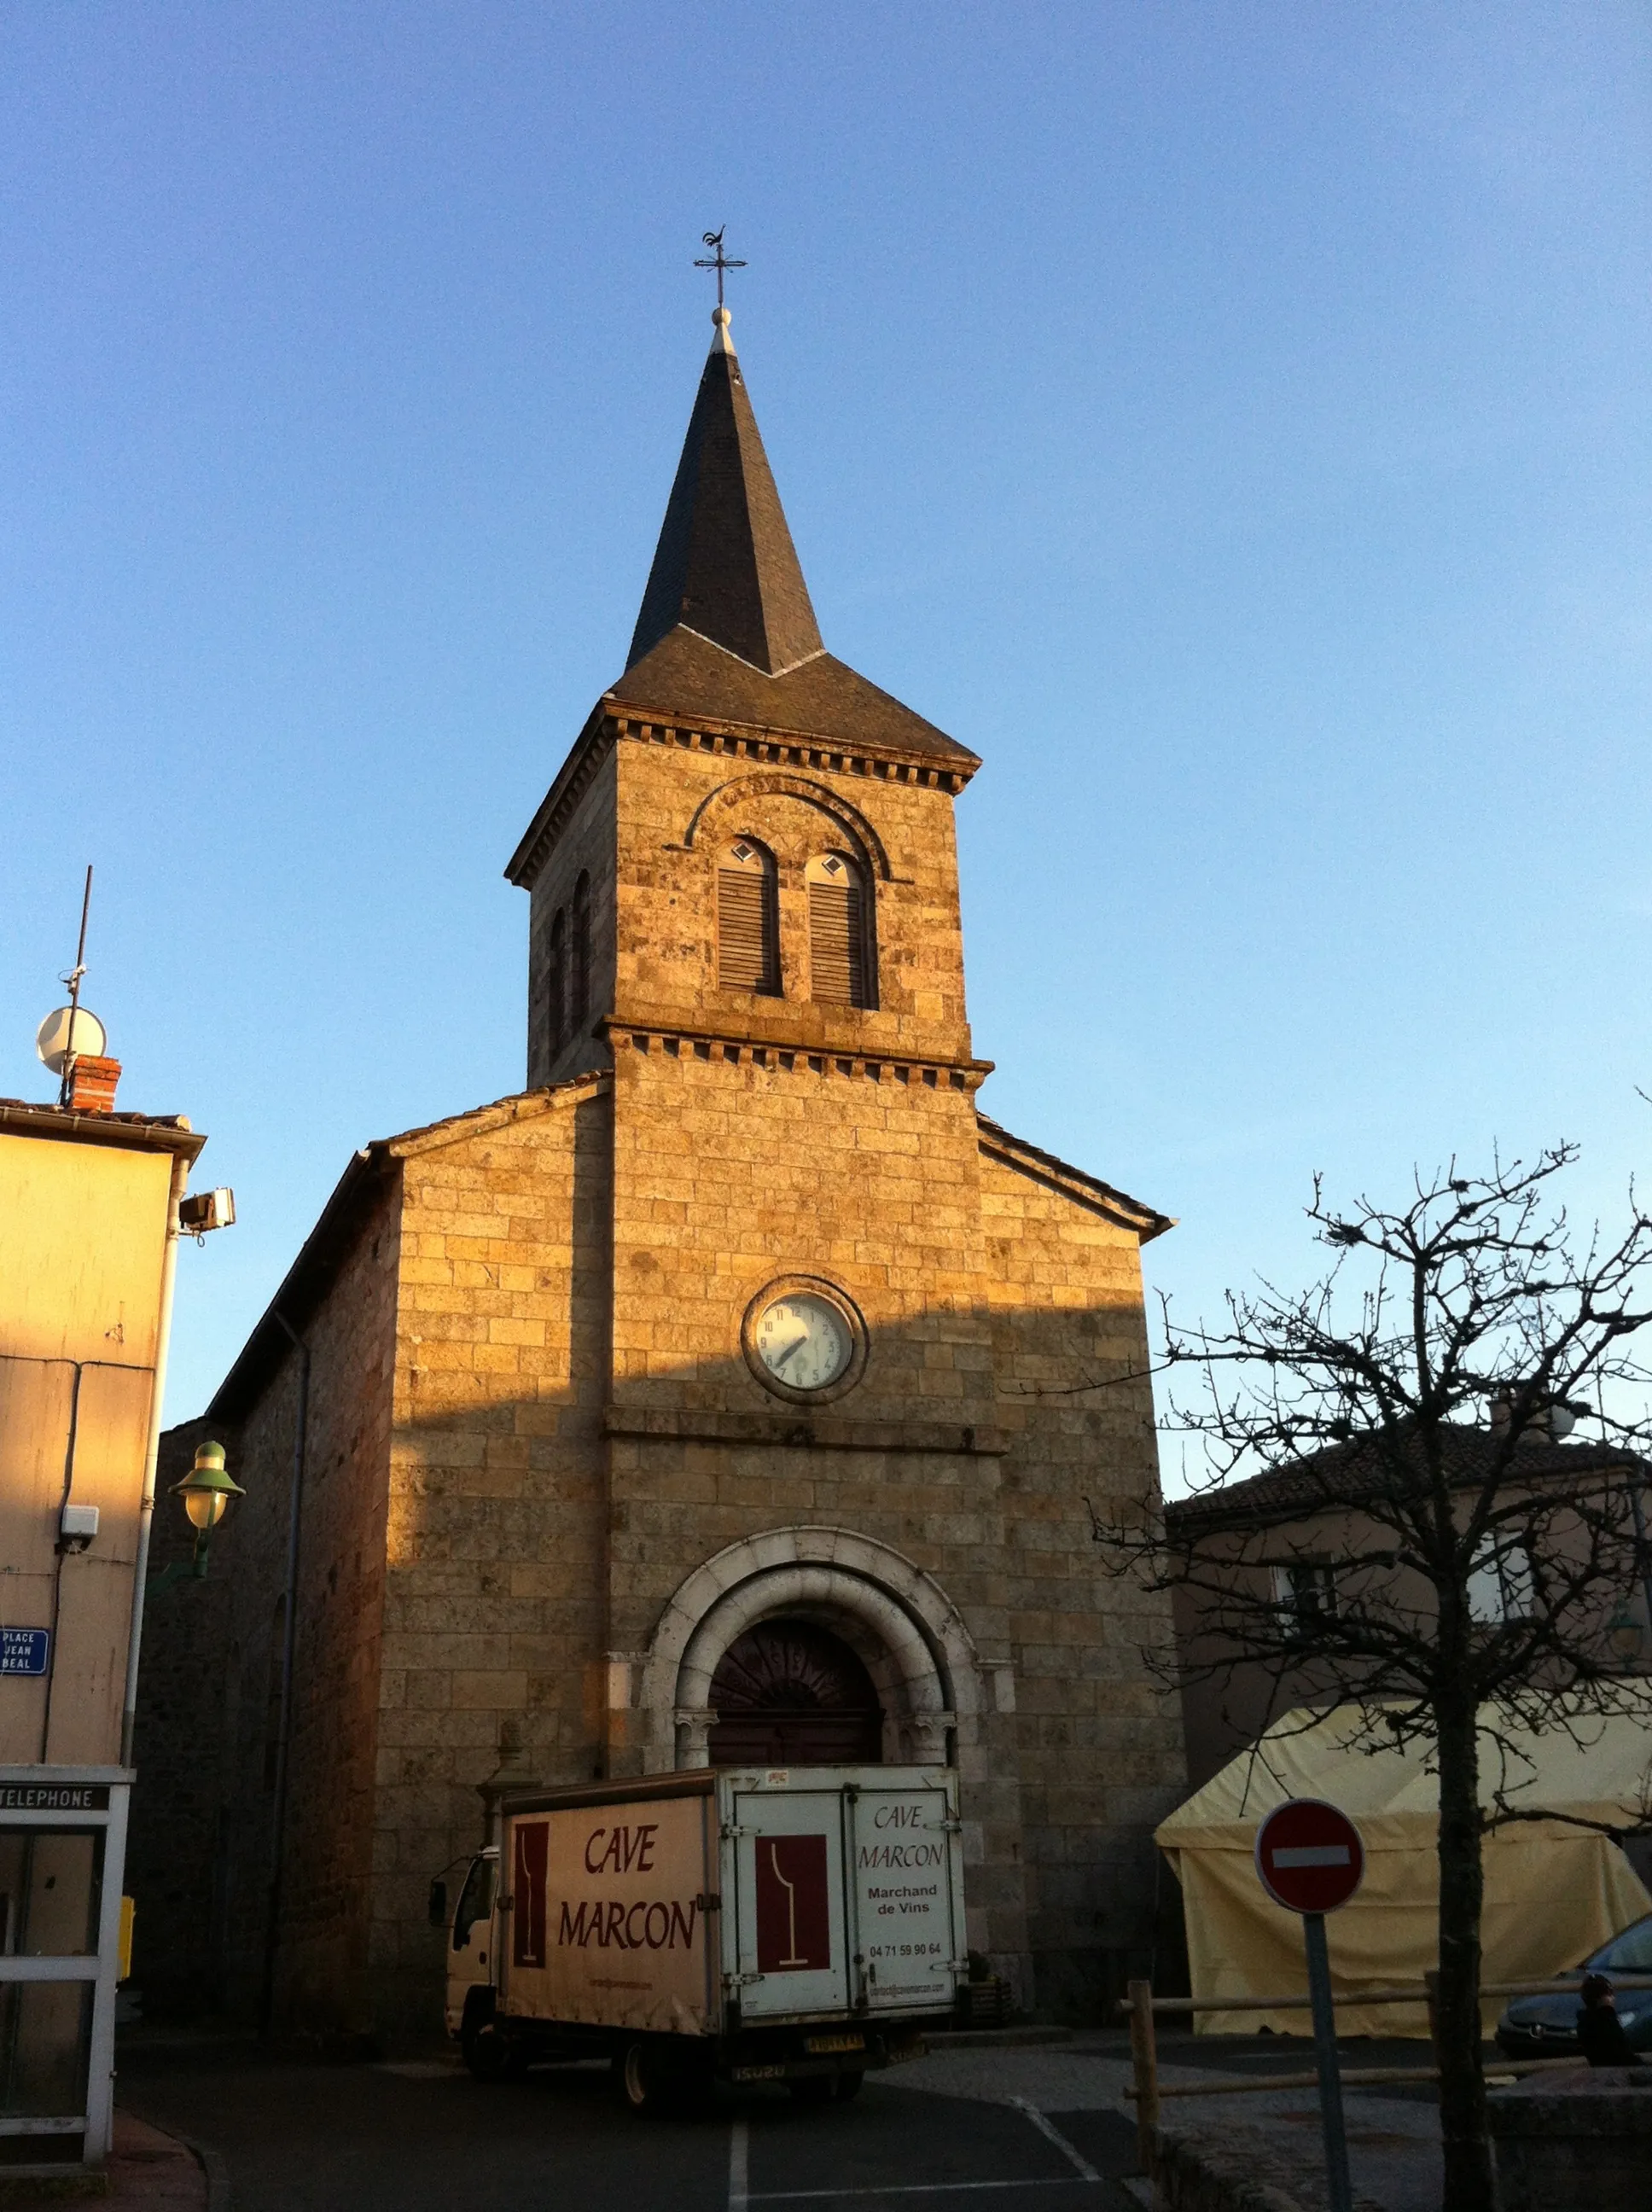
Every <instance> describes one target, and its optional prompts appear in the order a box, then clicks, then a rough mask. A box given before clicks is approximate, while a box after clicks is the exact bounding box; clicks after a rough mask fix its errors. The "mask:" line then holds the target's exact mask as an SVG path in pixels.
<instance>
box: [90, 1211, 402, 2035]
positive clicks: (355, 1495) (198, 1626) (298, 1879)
mask: <svg viewBox="0 0 1652 2212" xmlns="http://www.w3.org/2000/svg"><path fill="white" fill-rule="evenodd" d="M397 1221H398V1205H397V1201H396V1197H395V1193H394V1188H393V1184H392V1188H389V1189H387V1190H383V1191H381V1192H380V1194H378V1195H377V1198H376V1200H374V1202H372V1203H370V1204H368V1205H367V1206H365V1207H364V1208H363V1211H362V1212H361V1215H360V1217H359V1218H358V1221H357V1224H356V1226H355V1237H354V1241H353V1243H351V1245H350V1247H349V1250H348V1251H347V1252H346V1253H345V1254H344V1255H343V1256H342V1258H341V1260H340V1261H339V1263H338V1266H337V1272H336V1273H335V1274H334V1275H333V1277H332V1279H331V1283H330V1285H329V1286H328V1289H327V1291H326V1295H325V1297H324V1298H323V1299H322V1301H321V1303H320V1304H319V1306H318V1307H317V1308H316V1309H315V1310H314V1311H313V1312H311V1313H309V1314H308V1315H307V1316H301V1317H300V1319H299V1322H298V1326H299V1328H300V1332H301V1334H302V1335H303V1337H304V1338H305V1340H306V1341H307V1343H308V1344H309V1345H310V1346H312V1347H313V1350H312V1363H311V1376H310V1393H309V1408H308V1417H307V1424H306V1448H305V1455H304V1482H303V1499H302V1514H301V1546H300V1571H299V1578H298V1596H297V1608H296V1610H297V1621H298V1632H297V1643H296V1650H295V1718H294V1727H293V1731H292V1741H291V1753H290V1761H291V1763H290V1778H289V1783H288V1820H287V1824H286V1838H287V1849H286V1853H285V1868H284V1875H283V1889H284V1903H283V1911H282V1925H283V1941H282V1947H281V1951H280V1954H279V1958H278V1961H277V1972H276V1990H275V1996H276V2018H277V2023H278V2025H279V2026H281V2027H282V2028H284V2029H287V2030H290V2031H292V2032H295V2033H312V2032H313V2033H334V2032H337V2031H339V2030H343V2031H345V2032H354V2031H355V2030H357V2029H360V2028H361V2027H364V2026H366V2025H367V2024H368V2021H369V2016H370V2014H371V2010H372V2006H371V2000H370V1998H369V1996H368V1993H367V1988H366V1982H365V1970H366V1966H367V1908H368V1892H369V1881H370V1852H371V1839H372V1807H373V1793H374V1755H375V1749H376V1732H377V1712H376V1705H377V1693H378V1674H379V1651H378V1644H379V1633H380V1629H379V1623H380V1604H381V1600H382V1591H383V1582H384V1534H383V1530H384V1502H385V1485H384V1474H383V1470H384V1468H385V1465H386V1459H387V1455H388V1449H389V1424H390V1408H391V1395H390V1385H391V1377H392V1360H393V1347H394V1343H395V1327H396V1317H395V1299H396V1269H397V1242H398V1238H397ZM300 1364H301V1363H300V1360H299V1358H298V1355H297V1353H296V1352H294V1351H293V1350H292V1349H291V1348H290V1346H289V1347H288V1349H287V1351H286V1352H285V1354H284V1356H281V1355H277V1357H276V1361H275V1363H274V1364H273V1365H272V1370H271V1372H270V1374H269V1376H268V1377H267V1379H266V1381H265V1382H264V1385H263V1388H262V1391H261V1395H259V1396H258V1400H257V1402H256V1403H255V1404H254V1405H252V1407H251V1408H250V1409H249V1411H248V1413H247V1415H246V1419H245V1421H244V1423H243V1424H242V1425H240V1428H239V1429H236V1430H234V1431H229V1432H228V1433H225V1432H224V1431H223V1425H222V1423H220V1422H215V1421H214V1420H212V1419H210V1418H209V1419H204V1420H202V1421H197V1422H192V1423H191V1424H189V1425H188V1426H187V1427H186V1428H185V1429H183V1430H174V1431H171V1432H169V1434H168V1436H167V1438H166V1439H165V1440H164V1441H165V1449H164V1454H163V1462H162V1464H163V1469H164V1470H166V1471H165V1472H163V1474H162V1476H161V1487H162V1495H163V1497H164V1494H165V1486H166V1483H167V1480H176V1479H177V1475H178V1474H181V1473H182V1472H184V1470H185V1468H187V1466H188V1464H189V1460H190V1457H191V1454H192V1451H193V1446H194V1440H195V1439H196V1438H197V1437H200V1436H202V1435H203V1434H207V1433H214V1434H219V1435H220V1436H221V1438H222V1441H224V1442H225V1443H227V1444H228V1447H229V1453H230V1458H229V1467H230V1472H231V1473H232V1474H234V1477H235V1479H236V1480H237V1481H238V1482H240V1484H241V1486H242V1487H243V1488H244V1489H245V1491H246V1497H245V1498H243V1499H241V1500H240V1502H239V1503H238V1504H236V1505H235V1507H234V1509H233V1510H232V1513H231V1515H230V1516H229V1517H228V1518H227V1519H226V1521H225V1522H224V1523H223V1524H222V1527H221V1528H220V1529H219V1530H218V1532H217V1533H216V1534H215V1536H214V1539H213V1547H212V1554H211V1565H210V1574H209V1576H208V1577H207V1580H206V1581H205V1582H204V1583H198V1584H197V1583H185V1584H184V1585H183V1586H182V1587H181V1588H180V1589H177V1590H175V1591H173V1592H172V1593H170V1594H169V1595H168V1596H167V1597H165V1598H162V1599H161V1600H160V1601H157V1602H156V1603H155V1605H153V1606H152V1607H151V1608H150V1613H149V1622H148V1625H147V1629H146V1638H145V1647H144V1654H143V1672H142V1676H141V1680H140V1689H139V1733H138V1739H137V1761H138V1780H137V1788H136V1790H135V1791H134V1802H133V1857H134V1867H135V1869H136V1870H137V1871H135V1875H134V1881H135V1882H140V1883H141V1885H142V1887H137V1888H135V1889H134V1895H135V1897H136V1898H137V1925H138V1928H139V1929H140V1930H141V1931H143V1932H141V1933H139V1934H138V1936H137V1967H136V1978H137V1979H138V1980H139V1982H140V1984H143V1983H145V1982H148V1983H149V1984H153V1985H154V1987H155V1990H156V1991H157V1993H158V1995H159V1996H160V2001H161V2004H162V2006H163V2008H165V2007H167V2006H171V2007H173V2008H180V2007H184V2006H189V2007H191V2008H207V2009H210V2010H213V2011H217V2012H222V2013H223V2014H224V2015H227V2016H229V2017H232V2018H234V2019H239V2020H251V2019H253V2018H256V2017H257V2015H258V2010H259V2006H260V2002H261V1996H262V1991H263V1987H264V1972H265V1936H266V1930H267V1928H268V1904H269V1894H270V1869H271V1865H272V1843H273V1809H274V1797H275V1765H276V1741H277V1735H278V1729H279V1711H280V1680H281V1651H282V1632H283V1627H282V1624H283V1620H284V1588H285V1580H286V1572H287V1558H288V1516H289V1513H290V1510H291V1502H292V1494H293V1479H294V1443H295V1437H296V1434H297V1430H298V1414H299V1389H298V1383H299V1371H300ZM173 1469H175V1470H176V1472H175V1473H174V1472H172V1470H173ZM156 1528H157V1542H156V1558H157V1561H158V1562H159V1561H160V1560H161V1559H164V1558H165V1557H166V1556H167V1554H168V1553H176V1552H177V1551H178V1549H179V1544H180V1541H181V1539H180V1538H179V1534H178V1531H177V1529H176V1528H174V1527H173V1518H172V1516H171V1515H170V1514H169V1512H168V1511H167V1509H165V1508H163V1509H161V1510H160V1511H158V1512H157V1516H156ZM215 1706H216V1711H215V1710H214V1708H215ZM209 1830H210V1831H211V1835H210V1849H208V1850H204V1851H202V1850H201V1847H202V1845H203V1843H205V1842H206V1841H207V1839H208V1831H209ZM191 1850H193V1851H196V1852H200V1853H201V1855H200V1856H198V1857H185V1854H186V1853H188V1852H190V1851H191ZM180 1863H181V1864H182V1865H183V1867H184V1869H185V1871H184V1873H183V1875H182V1876H181V1878H180V1874H179V1867H180ZM191 1898H192V1899H193V1903H192V1904H191Z"/></svg>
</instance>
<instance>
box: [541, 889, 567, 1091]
mask: <svg viewBox="0 0 1652 2212" xmlns="http://www.w3.org/2000/svg"><path fill="white" fill-rule="evenodd" d="M545 1027H546V1029H547V1030H548V1031H549V1032H550V1056H551V1058H552V1059H553V1060H555V1058H556V1055H557V1054H558V1053H559V1052H560V1051H561V1050H562V1046H563V1044H564V1042H566V1041H567V1037H568V908H566V907H561V906H559V907H558V908H557V909H556V920H555V921H553V922H552V923H551V925H550V972H549V974H548V975H546V977H545Z"/></svg>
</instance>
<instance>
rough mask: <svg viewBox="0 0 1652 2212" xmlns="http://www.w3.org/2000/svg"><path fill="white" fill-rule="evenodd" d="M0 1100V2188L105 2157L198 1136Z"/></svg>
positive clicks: (110, 1077) (76, 1073)
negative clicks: (180, 1240)
mask: <svg viewBox="0 0 1652 2212" xmlns="http://www.w3.org/2000/svg"><path fill="white" fill-rule="evenodd" d="M118 1074H119V1068H118V1065H117V1064H116V1063H115V1062H114V1061H112V1060H104V1059H102V1058H98V1059H95V1060H94V1059H92V1058H91V1057H90V1056H89V1055H82V1058H81V1060H79V1062H78V1063H77V1064H76V1066H74V1067H73V1069H72V1071H71V1075H70V1087H69V1096H68V1100H67V1103H65V1104H64V1105H63V1106H33V1105H27V1104H24V1103H21V1102H20V1101H18V1100H15V1099H7V1100H0V2175H3V2174H5V2173H7V2172H11V2173H14V2174H15V2173H17V2172H20V2171H21V2170H26V2169H28V2168H31V2167H34V2166H62V2165H63V2164H64V2163H65V2162H69V2163H74V2162H81V2163H88V2164H95V2163H97V2162H98V2161H99V2160H100V2159H101V2158H102V2157H103V2156H104V2154H106V2151H107V2149H108V2147H109V2140H110V2126H111V2111H112V2107H111V2083H112V2069H113V2033H114V1999H115V1983H116V1978H117V1975H118V1948H119V1933H120V1925H121V1892H122V1887H123V1881H122V1874H123V1851H124V1845H125V1832H126V1817H127V1803H128V1798H129V1795H130V1790H131V1780H132V1774H131V1743H130V1735H131V1712H132V1703H133V1697H134V1684H135V1669H136V1666H137V1632H138V1628H139V1626H140V1624H141V1621H142V1614H143V1605H142V1597H141V1594H140V1590H139V1587H138V1583H139V1577H140V1575H141V1572H142V1564H143V1534H144V1528H145V1524H146V1521H147V1516H148V1515H149V1510H150V1509H151V1507H152V1504H153V1500H154V1469H155V1443H156V1440H157V1435H158V1430H159V1424H160V1393H161V1373H162V1369H163V1365H164V1361H165V1355H166V1339H167V1318H168V1310H169V1306H170V1297H169V1282H170V1274H171V1266H172V1255H173V1251H174V1249H175V1239H176V1237H177V1219H178V1206H179V1199H180V1198H181V1196H182V1194H183V1189H184V1184H185V1177H186V1176H187V1174H188V1171H189V1167H190V1163H191V1161H192V1160H193V1159H194V1158H195V1157H196V1155H197V1153H198V1152H200V1150H201V1147H202V1146H203V1144H204V1142H205V1141H206V1140H205V1139H204V1138H203V1137H200V1136H197V1135H196V1134H194V1133H192V1132H191V1128H190V1126H189V1123H188V1122H187V1121H184V1120H183V1119H182V1118H181V1117H178V1116H173V1117H170V1118H167V1117H154V1116H150V1115H142V1114H126V1113H117V1112H116V1111H114V1109H113V1102H114V1094H115V1079H116V1078H117V1077H118Z"/></svg>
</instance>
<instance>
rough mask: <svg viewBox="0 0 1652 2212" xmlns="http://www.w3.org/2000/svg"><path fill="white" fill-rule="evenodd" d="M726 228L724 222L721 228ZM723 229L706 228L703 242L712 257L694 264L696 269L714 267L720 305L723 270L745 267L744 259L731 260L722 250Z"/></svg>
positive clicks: (719, 304)
mask: <svg viewBox="0 0 1652 2212" xmlns="http://www.w3.org/2000/svg"><path fill="white" fill-rule="evenodd" d="M727 228H728V225H727V224H726V223H725V224H724V225H723V230H726V229H727ZM723 230H708V231H706V232H704V233H702V238H703V242H704V243H705V244H706V245H707V246H710V248H711V251H712V257H713V258H711V259H710V260H709V261H696V262H695V264H694V265H695V268H696V269H714V270H716V271H717V304H718V306H719V307H721V306H722V304H723V271H724V270H725V269H744V267H745V264H744V261H731V260H730V259H729V258H728V256H727V255H726V253H725V252H724V251H723Z"/></svg>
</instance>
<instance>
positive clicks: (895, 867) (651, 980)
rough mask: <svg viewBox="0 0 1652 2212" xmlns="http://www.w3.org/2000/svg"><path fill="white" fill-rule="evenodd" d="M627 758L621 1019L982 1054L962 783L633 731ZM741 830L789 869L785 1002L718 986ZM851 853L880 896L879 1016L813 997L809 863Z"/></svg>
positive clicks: (783, 893)
mask: <svg viewBox="0 0 1652 2212" xmlns="http://www.w3.org/2000/svg"><path fill="white" fill-rule="evenodd" d="M825 757H826V756H822V758H823V759H824V758H825ZM616 763H617V775H618V786H617V808H618V823H617V839H618V842H617V862H618V876H617V897H618V902H619V910H618V921H617V938H618V944H619V954H618V964H617V968H616V982H615V1005H616V1008H617V1010H618V1012H620V1014H621V1015H622V1017H623V1018H624V1019H626V1020H629V1021H635V1020H643V1019H653V1020H658V1021H660V1022H669V1021H672V1020H674V1021H676V1022H677V1023H681V1024H689V1025H705V1026H708V1027H709V1028H710V1029H712V1030H714V1032H715V1033H718V1034H723V1035H729V1034H732V1035H737V1036H745V1035H750V1036H752V1037H754V1038H756V1039H762V1038H768V1037H772V1038H774V1041H776V1042H791V1043H798V1044H805V1045H811V1044H812V1045H826V1046H833V1047H835V1048H839V1049H847V1050H856V1049H859V1050H861V1051H868V1052H870V1051H878V1052H884V1053H903V1054H911V1055H914V1056H915V1057H920V1058H921V1057H932V1058H936V1059H964V1058H967V1057H968V1056H969V1030H968V1028H967V1027H966V1024H965V1016H964V996H963V935H962V931H961V927H960V922H959V917H958V894H957V850H956V848H955V844H954V830H953V819H952V800H951V796H950V794H949V793H945V792H944V791H940V790H934V789H930V788H928V787H925V786H923V785H920V784H917V783H911V784H908V783H905V782H899V781H893V780H892V779H890V780H873V779H872V778H870V777H867V776H864V775H853V774H850V773H848V772H847V771H845V770H843V769H841V768H840V769H837V770H833V769H830V768H823V767H818V766H811V767H810V768H808V769H798V768H786V769H778V768H776V769H768V768H763V767H756V766H753V765H752V764H750V763H748V762H746V761H742V760H736V759H733V758H732V757H729V756H728V755H726V754H720V753H715V752H711V751H704V750H689V749H687V748H685V747H683V746H679V745H677V744H665V743H649V742H647V741H644V740H641V739H639V738H628V739H623V740H622V742H621V743H620V744H619V745H618V746H617V748H616ZM743 834H744V835H745V836H753V837H756V838H757V839H758V840H759V841H760V842H762V843H763V844H764V845H766V846H767V847H768V848H769V850H770V851H771V852H772V853H773V854H774V858H775V860H776V862H777V864H778V867H779V874H780V882H779V893H780V964H781V975H782V983H783V994H782V996H781V997H780V999H773V998H769V997H767V996H764V995H762V994H755V993H752V992H749V991H722V990H720V989H719V988H718V987H717V971H716V911H717V906H716V887H715V881H714V878H715V871H716V865H717V855H718V854H719V852H720V850H721V849H722V848H724V847H725V846H726V845H727V844H728V843H729V842H731V841H732V839H734V838H736V837H738V836H741V835H743ZM845 851H847V852H849V853H850V854H852V855H854V854H860V855H862V856H864V858H865V876H866V888H867V892H868V895H869V896H874V898H875V932H874V933H875V938H876V945H877V968H878V1006H877V1008H876V1009H875V1010H859V1009H855V1008H852V1007H847V1006H830V1005H816V1004H813V1003H811V1000H810V997H809V967H808V897H807V893H806V891H805V886H804V876H803V871H804V866H805V863H806V861H807V860H809V859H810V858H811V857H812V856H814V855H815V854H825V853H831V852H845Z"/></svg>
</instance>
